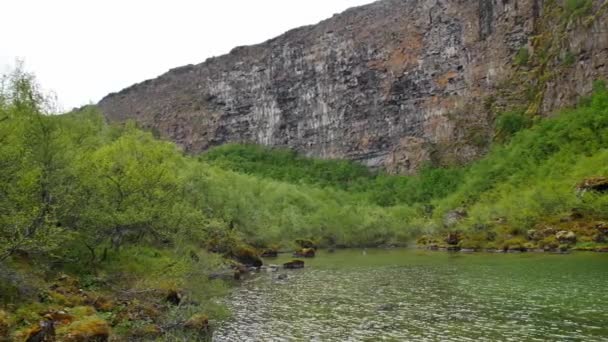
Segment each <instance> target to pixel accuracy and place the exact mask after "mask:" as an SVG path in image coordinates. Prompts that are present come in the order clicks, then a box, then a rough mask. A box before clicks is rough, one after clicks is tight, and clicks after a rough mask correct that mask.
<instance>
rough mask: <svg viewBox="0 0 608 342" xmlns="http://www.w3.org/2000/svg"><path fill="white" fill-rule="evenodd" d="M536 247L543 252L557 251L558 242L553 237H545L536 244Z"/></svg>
mask: <svg viewBox="0 0 608 342" xmlns="http://www.w3.org/2000/svg"><path fill="white" fill-rule="evenodd" d="M538 247H540V248H543V249H545V250H553V249H557V248H559V241H557V238H556V237H555V235H551V236H547V237H546V238H544V239H542V240H540V241H539V242H538Z"/></svg>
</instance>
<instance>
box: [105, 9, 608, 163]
mask: <svg viewBox="0 0 608 342" xmlns="http://www.w3.org/2000/svg"><path fill="white" fill-rule="evenodd" d="M592 7H593V8H591V9H589V8H587V9H580V8H579V7H575V8H574V9H573V8H568V7H567V6H566V5H564V3H562V2H560V1H556V0H554V1H551V0H382V1H378V2H375V3H372V4H370V5H366V6H362V7H357V8H352V9H349V10H347V11H345V12H344V13H342V14H338V15H335V16H333V17H332V18H330V19H327V20H325V21H322V22H320V23H319V24H317V25H313V26H306V27H301V28H298V29H294V30H291V31H289V32H287V33H285V34H283V35H281V36H279V37H277V38H274V39H271V40H269V41H267V42H264V43H262V44H259V45H255V46H246V47H237V48H235V49H234V50H232V51H231V52H230V53H229V54H227V55H224V56H220V57H215V58H210V59H208V60H207V61H205V62H203V63H201V64H198V65H188V66H183V67H179V68H176V69H172V70H170V71H169V72H167V73H166V74H164V75H162V76H160V77H158V78H156V79H153V80H148V81H145V82H142V83H139V84H136V85H133V86H131V87H129V88H127V89H124V90H122V91H120V92H118V93H113V94H110V95H108V96H107V97H105V98H104V99H102V100H101V102H100V103H99V107H100V108H101V110H102V112H103V113H104V114H105V115H106V117H107V118H108V119H109V120H110V121H119V122H120V121H125V120H128V119H133V120H135V121H137V122H138V123H139V124H140V125H141V126H143V127H145V128H149V129H152V130H154V131H156V132H158V133H159V134H161V135H162V136H164V137H166V138H168V139H171V140H173V141H175V142H176V143H178V144H179V145H181V146H183V147H184V148H185V150H186V151H188V152H190V153H197V152H201V151H204V150H206V149H208V148H209V147H212V146H217V145H221V144H224V143H228V142H240V143H256V144H263V145H268V146H277V147H287V148H291V149H295V150H297V151H299V152H301V153H304V154H306V155H309V156H315V157H321V158H346V159H350V160H355V161H359V162H361V163H363V164H365V165H368V166H370V167H372V168H382V169H386V170H388V171H390V172H395V173H411V172H414V171H415V170H417V169H418V168H419V167H420V166H421V165H424V164H425V163H428V162H431V163H435V164H439V165H447V164H459V163H466V162H469V161H471V160H473V159H474V158H476V157H478V156H479V155H480V154H482V153H484V152H485V151H486V150H487V148H488V146H489V144H490V142H491V140H492V132H493V119H494V116H495V115H496V114H497V113H498V112H500V111H502V110H510V109H513V108H515V109H519V110H525V111H526V113H527V114H528V115H546V114H549V113H551V111H552V110H554V109H555V108H557V107H561V106H564V105H571V104H573V103H575V102H576V100H577V99H578V98H579V97H580V96H581V95H585V94H588V93H589V92H590V91H591V88H592V83H593V80H595V79H600V78H605V77H606V76H608V66H607V65H606V64H605V63H606V62H607V61H608V24H607V22H608V20H606V19H607V17H606V4H605V1H593V3H592ZM579 9H580V11H581V13H570V12H573V10H579ZM583 10H584V13H582V12H583ZM243 29H246V28H243Z"/></svg>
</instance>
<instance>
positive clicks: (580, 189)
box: [576, 177, 608, 194]
mask: <svg viewBox="0 0 608 342" xmlns="http://www.w3.org/2000/svg"><path fill="white" fill-rule="evenodd" d="M576 191H577V193H578V194H583V193H585V192H588V191H593V192H597V193H602V194H604V193H608V177H592V178H587V179H585V180H583V181H582V182H580V183H579V184H578V185H577V186H576Z"/></svg>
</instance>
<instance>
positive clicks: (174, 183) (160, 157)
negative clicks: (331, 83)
mask: <svg viewBox="0 0 608 342" xmlns="http://www.w3.org/2000/svg"><path fill="white" fill-rule="evenodd" d="M2 84H3V87H2V89H1V92H0V141H1V144H0V178H1V179H0V228H1V229H0V303H1V304H2V308H3V309H2V310H0V340H1V339H10V338H16V339H18V340H19V339H22V340H25V339H27V338H28V337H32V336H36V335H37V334H43V333H45V331H48V329H50V328H52V329H54V330H55V333H56V334H57V336H58V337H59V338H60V339H61V340H65V341H82V340H86V339H92V338H97V337H98V338H100V340H103V338H107V337H108V336H110V334H112V336H120V337H122V338H130V339H138V338H139V339H152V338H158V337H160V336H163V338H165V339H171V338H176V339H177V338H188V337H190V338H195V337H196V338H203V337H205V336H209V335H208V332H209V329H211V328H212V326H213V322H214V321H215V320H217V319H221V318H222V317H225V316H226V315H227V312H226V311H225V309H224V308H223V307H222V306H221V305H220V304H219V302H218V300H217V299H218V298H221V296H222V294H223V293H224V291H225V287H226V284H225V282H223V281H220V280H210V276H211V275H213V274H214V272H216V271H218V270H222V269H226V268H229V267H232V266H234V265H235V264H237V263H242V264H249V263H251V261H252V260H253V261H254V262H253V263H254V264H255V262H257V260H259V259H258V255H259V254H260V253H261V252H262V251H264V250H268V249H270V250H292V249H293V248H295V247H296V246H295V243H294V241H296V240H298V239H300V240H302V239H304V240H310V241H311V242H312V243H314V244H315V245H317V246H319V247H332V248H341V247H389V246H406V245H415V244H416V241H417V242H418V243H419V245H421V246H427V247H430V248H451V249H458V248H463V249H474V250H482V249H492V250H504V251H506V250H524V249H547V250H559V249H561V250H566V249H569V248H580V249H602V248H606V246H607V245H606V239H607V234H608V224H607V223H606V222H607V220H608V217H607V215H608V214H607V213H608V195H606V187H607V184H608V178H607V177H608V149H607V148H608V92H607V90H606V87H605V85H604V84H603V83H601V82H598V83H597V84H596V87H595V88H596V89H595V93H594V95H593V96H591V97H589V98H586V99H584V100H583V101H582V102H581V103H580V105H579V106H578V107H576V108H571V109H564V110H562V111H560V112H558V113H555V114H554V115H553V116H552V117H551V118H548V119H542V120H541V119H538V118H533V117H529V116H527V115H526V114H524V113H519V112H510V113H506V114H502V115H501V116H499V117H498V118H497V119H496V132H497V134H496V139H495V142H494V143H493V146H492V148H491V150H490V152H489V153H488V154H487V155H486V156H485V157H484V158H483V159H481V160H479V161H477V162H475V163H473V164H470V165H468V166H459V167H453V168H438V167H433V166H432V165H428V166H426V167H425V168H423V169H422V171H421V172H420V173H419V174H418V175H416V176H411V177H406V176H394V175H388V174H383V173H374V172H370V171H369V170H368V169H366V168H364V167H363V166H360V165H358V164H354V163H351V162H345V161H332V160H314V159H307V158H304V157H301V156H299V155H297V154H295V153H294V152H291V151H286V150H276V149H269V148H264V147H260V146H253V145H225V146H222V147H218V148H215V149H212V150H211V151H209V152H207V153H204V154H201V155H199V156H188V155H186V154H184V153H183V151H182V150H181V149H180V148H178V147H177V146H176V145H174V144H173V143H170V142H167V141H163V140H159V139H156V138H155V137H154V136H153V134H152V133H149V132H145V131H142V130H140V129H139V128H137V127H136V125H135V124H133V123H127V124H125V125H110V124H108V123H106V121H105V120H104V119H103V118H102V116H101V115H100V114H99V113H98V112H97V110H96V109H95V108H94V107H85V108H82V109H81V110H78V111H75V112H72V113H69V114H64V115H52V114H55V113H53V112H52V111H51V110H50V109H49V108H50V106H49V103H48V100H47V99H46V98H45V97H44V96H43V95H42V94H41V93H40V91H39V90H38V86H37V85H36V82H35V80H34V78H33V76H32V75H29V74H27V73H24V72H23V71H21V70H17V71H15V72H14V73H13V74H11V75H8V76H7V77H5V78H4V79H3V83H2ZM45 319H47V320H45ZM209 319H210V321H209ZM48 320H50V321H52V322H61V324H59V325H57V326H53V327H48V326H47V325H45V324H47V323H45V322H48ZM45 329H46V330H45Z"/></svg>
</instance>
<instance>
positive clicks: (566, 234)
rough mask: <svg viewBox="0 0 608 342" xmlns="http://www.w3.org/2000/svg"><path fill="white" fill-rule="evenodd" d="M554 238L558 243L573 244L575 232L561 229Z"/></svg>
mask: <svg viewBox="0 0 608 342" xmlns="http://www.w3.org/2000/svg"><path fill="white" fill-rule="evenodd" d="M555 238H556V239H557V241H559V242H560V243H567V244H574V243H576V234H574V232H571V231H566V230H562V231H559V232H557V233H556V234H555Z"/></svg>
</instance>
